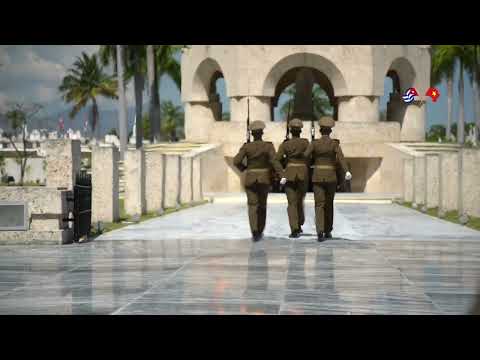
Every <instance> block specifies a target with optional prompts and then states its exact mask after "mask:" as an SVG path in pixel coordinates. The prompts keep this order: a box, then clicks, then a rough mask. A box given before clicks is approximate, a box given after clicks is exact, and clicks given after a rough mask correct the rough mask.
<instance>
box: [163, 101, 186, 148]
mask: <svg viewBox="0 0 480 360" xmlns="http://www.w3.org/2000/svg"><path fill="white" fill-rule="evenodd" d="M161 112H162V118H163V124H162V132H163V133H164V134H165V135H166V136H167V138H169V140H170V141H176V140H177V136H176V130H177V127H178V126H182V124H183V119H184V114H183V111H182V107H181V106H175V105H174V104H173V103H172V102H171V101H165V102H163V103H162V106H161Z"/></svg>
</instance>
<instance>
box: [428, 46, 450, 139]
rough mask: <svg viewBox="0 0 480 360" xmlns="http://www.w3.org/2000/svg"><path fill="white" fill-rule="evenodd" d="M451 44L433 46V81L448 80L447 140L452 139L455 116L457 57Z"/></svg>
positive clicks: (436, 82) (435, 82) (433, 82)
mask: <svg viewBox="0 0 480 360" xmlns="http://www.w3.org/2000/svg"><path fill="white" fill-rule="evenodd" d="M449 46H450V45H433V46H432V52H433V53H432V55H433V56H432V69H431V70H432V71H431V82H432V84H433V85H434V86H436V85H438V84H439V83H441V82H442V81H443V80H446V82H447V127H446V137H447V140H450V139H451V134H452V117H453V106H452V101H453V75H454V70H455V57H454V56H453V52H452V51H450V48H449Z"/></svg>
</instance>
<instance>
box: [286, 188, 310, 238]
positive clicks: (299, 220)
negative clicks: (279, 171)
mask: <svg viewBox="0 0 480 360" xmlns="http://www.w3.org/2000/svg"><path fill="white" fill-rule="evenodd" d="M307 189H308V183H307V182H306V181H303V180H298V179H297V180H296V181H287V183H286V184H285V193H286V194H287V200H288V208H287V212H288V221H289V223H290V229H291V230H292V232H293V231H295V230H299V229H300V226H302V225H303V224H304V223H305V212H304V208H305V205H304V203H305V194H306V193H307Z"/></svg>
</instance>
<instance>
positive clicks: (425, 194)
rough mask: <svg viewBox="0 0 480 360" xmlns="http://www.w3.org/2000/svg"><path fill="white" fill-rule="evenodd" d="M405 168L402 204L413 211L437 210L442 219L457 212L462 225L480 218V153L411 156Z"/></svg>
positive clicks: (417, 154)
mask: <svg viewBox="0 0 480 360" xmlns="http://www.w3.org/2000/svg"><path fill="white" fill-rule="evenodd" d="M403 167H404V171H403V174H404V193H403V200H404V201H407V202H412V204H413V207H416V208H417V207H418V208H419V209H421V210H422V211H426V210H427V209H429V208H438V210H439V215H440V216H444V214H445V212H446V211H451V210H457V211H458V213H459V215H460V217H461V221H462V222H466V220H467V216H475V217H480V151H479V150H476V149H475V150H474V149H462V148H459V149H457V150H456V151H443V152H425V153H412V155H411V157H410V158H407V159H405V160H404V164H403Z"/></svg>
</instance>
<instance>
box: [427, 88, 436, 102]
mask: <svg viewBox="0 0 480 360" xmlns="http://www.w3.org/2000/svg"><path fill="white" fill-rule="evenodd" d="M425 96H430V97H431V98H432V101H433V102H436V101H437V100H438V98H439V97H440V91H438V89H436V88H434V87H431V88H430V89H428V90H427V93H426V94H425Z"/></svg>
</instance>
